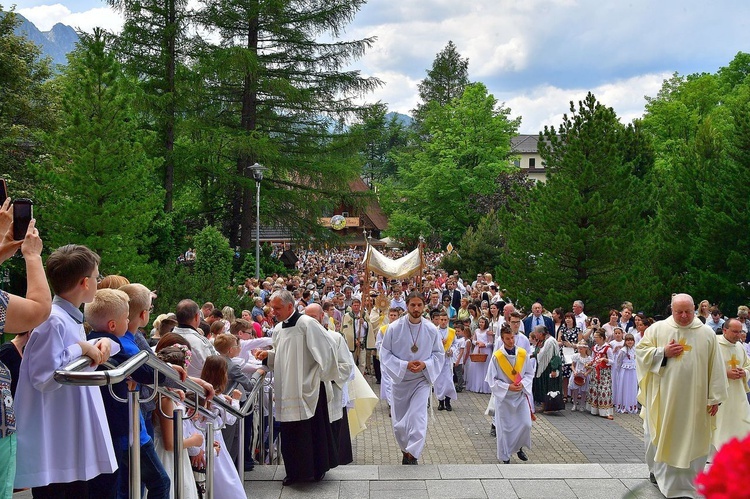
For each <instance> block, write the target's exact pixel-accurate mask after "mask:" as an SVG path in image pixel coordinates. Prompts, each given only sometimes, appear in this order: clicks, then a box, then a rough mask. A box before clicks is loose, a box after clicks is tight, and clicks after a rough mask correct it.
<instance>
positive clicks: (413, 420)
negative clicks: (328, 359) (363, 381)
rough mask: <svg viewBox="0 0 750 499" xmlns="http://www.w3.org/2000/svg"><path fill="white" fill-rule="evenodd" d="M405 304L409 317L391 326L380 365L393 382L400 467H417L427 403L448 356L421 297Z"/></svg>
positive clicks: (422, 441) (411, 297)
mask: <svg viewBox="0 0 750 499" xmlns="http://www.w3.org/2000/svg"><path fill="white" fill-rule="evenodd" d="M406 305H407V309H408V315H407V316H406V317H402V318H401V319H399V320H397V321H396V322H394V323H392V324H390V325H389V326H388V329H387V331H386V334H385V335H384V336H383V343H382V345H381V347H380V363H381V366H382V367H385V371H387V372H388V374H389V375H390V377H391V379H392V380H393V386H392V398H393V400H392V405H391V420H392V423H393V433H394V434H395V436H396V441H397V442H398V445H399V447H401V452H402V453H403V459H402V461H401V464H418V461H417V460H418V458H419V456H420V454H421V453H422V449H424V444H425V439H426V436H427V401H428V400H429V398H430V391H431V388H432V384H433V383H435V380H436V379H437V377H438V375H439V374H440V371H441V370H442V368H443V363H444V358H445V353H444V351H443V345H442V342H441V341H440V336H439V334H438V332H437V328H436V327H435V326H434V325H433V324H432V323H431V322H430V321H429V320H427V319H425V318H423V317H422V312H423V311H424V305H425V302H424V298H423V297H422V295H421V294H419V293H411V294H410V295H409V297H408V299H407V301H406Z"/></svg>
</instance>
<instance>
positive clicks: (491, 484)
mask: <svg viewBox="0 0 750 499" xmlns="http://www.w3.org/2000/svg"><path fill="white" fill-rule="evenodd" d="M481 482H482V487H484V492H485V493H486V494H487V497H493V498H494V497H502V498H506V497H517V496H516V491H515V490H514V489H513V486H512V485H511V484H510V480H481Z"/></svg>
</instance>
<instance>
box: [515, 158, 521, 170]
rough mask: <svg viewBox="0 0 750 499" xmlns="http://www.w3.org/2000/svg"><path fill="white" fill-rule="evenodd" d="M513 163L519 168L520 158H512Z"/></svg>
mask: <svg viewBox="0 0 750 499" xmlns="http://www.w3.org/2000/svg"><path fill="white" fill-rule="evenodd" d="M513 164H514V165H515V167H516V168H521V160H520V159H514V160H513Z"/></svg>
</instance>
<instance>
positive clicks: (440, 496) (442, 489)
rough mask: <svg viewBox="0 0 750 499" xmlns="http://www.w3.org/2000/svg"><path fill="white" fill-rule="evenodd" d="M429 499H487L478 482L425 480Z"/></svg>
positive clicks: (480, 483) (482, 487)
mask: <svg viewBox="0 0 750 499" xmlns="http://www.w3.org/2000/svg"><path fill="white" fill-rule="evenodd" d="M425 483H426V484H427V493H428V495H429V496H430V499H480V498H485V497H487V494H486V492H485V490H484V486H483V485H482V482H481V481H479V480H426V481H425Z"/></svg>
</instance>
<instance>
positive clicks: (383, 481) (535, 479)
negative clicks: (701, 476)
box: [217, 464, 663, 499]
mask: <svg viewBox="0 0 750 499" xmlns="http://www.w3.org/2000/svg"><path fill="white" fill-rule="evenodd" d="M283 477H284V467H283V466H265V467H263V468H261V469H259V467H256V469H255V471H253V472H250V473H247V474H246V479H247V481H246V482H245V490H246V491H247V497H249V498H252V499H292V498H311V497H314V498H315V499H423V498H429V499H483V498H487V499H490V498H491V499H495V498H519V497H522V498H554V499H565V498H576V497H578V498H582V499H596V498H602V499H612V498H620V497H628V498H631V497H632V498H642V499H651V498H662V497H663V496H662V495H661V493H659V490H658V489H657V488H656V487H655V486H653V485H652V484H651V483H650V482H649V481H648V469H647V468H646V465H645V464H624V465H615V464H558V465H545V464H516V465H502V464H499V465H498V464H477V465H467V464H440V465H434V464H428V465H420V466H401V465H349V466H342V467H340V468H337V469H334V470H331V471H329V472H328V473H327V474H326V477H325V479H324V480H323V481H322V482H320V483H311V484H299V485H293V486H290V487H283V486H282V485H281V480H282V479H283ZM217 499H219V498H217Z"/></svg>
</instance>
